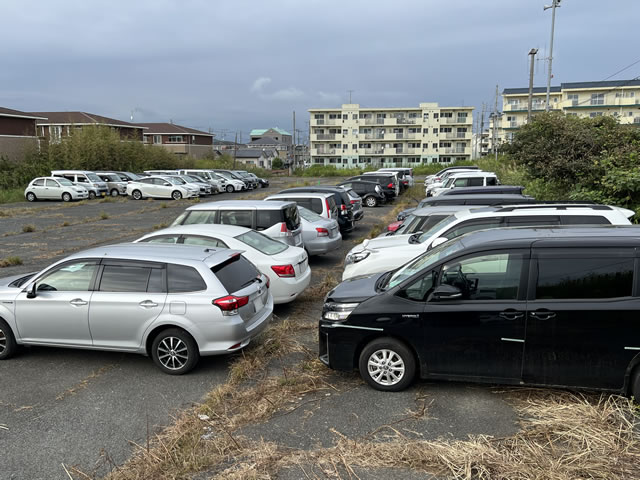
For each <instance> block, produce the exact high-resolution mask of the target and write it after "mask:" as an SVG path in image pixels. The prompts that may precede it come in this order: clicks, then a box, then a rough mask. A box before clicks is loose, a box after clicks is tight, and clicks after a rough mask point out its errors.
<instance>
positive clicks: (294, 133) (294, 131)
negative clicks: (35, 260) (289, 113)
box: [289, 110, 296, 172]
mask: <svg viewBox="0 0 640 480" xmlns="http://www.w3.org/2000/svg"><path fill="white" fill-rule="evenodd" d="M291 141H292V145H291V147H292V148H293V155H292V159H291V163H292V164H293V165H294V166H295V163H296V111H295V110H294V111H293V138H292V139H291ZM289 171H290V172H291V167H289Z"/></svg>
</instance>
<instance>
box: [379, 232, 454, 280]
mask: <svg viewBox="0 0 640 480" xmlns="http://www.w3.org/2000/svg"><path fill="white" fill-rule="evenodd" d="M462 248H463V245H462V243H461V242H453V243H443V244H442V245H438V246H437V247H436V248H434V249H433V250H430V251H429V252H427V253H424V254H422V255H420V256H419V257H418V258H416V259H414V260H412V261H411V262H409V263H407V264H405V265H404V266H402V267H400V268H399V269H398V270H396V271H395V272H394V273H393V274H391V275H390V276H389V278H388V279H387V281H386V282H385V284H384V285H383V286H382V288H383V289H384V290H388V289H390V288H393V287H395V286H396V285H399V284H400V283H402V282H404V281H405V280H406V279H407V278H409V277H412V276H413V275H414V274H416V273H418V272H419V271H421V270H424V269H426V268H429V267H430V266H432V265H433V264H434V263H436V262H438V260H440V259H441V258H444V257H446V256H447V255H450V254H452V253H455V252H457V251H459V250H462Z"/></svg>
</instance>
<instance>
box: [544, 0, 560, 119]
mask: <svg viewBox="0 0 640 480" xmlns="http://www.w3.org/2000/svg"><path fill="white" fill-rule="evenodd" d="M560 1H561V0H553V1H552V2H551V5H545V6H544V10H545V11H546V10H548V9H551V41H550V42H549V71H548V72H547V104H546V106H545V110H546V111H547V112H548V111H549V109H550V108H551V103H550V98H549V97H550V95H551V77H552V75H551V64H552V63H553V32H554V30H555V26H556V7H559V6H560Z"/></svg>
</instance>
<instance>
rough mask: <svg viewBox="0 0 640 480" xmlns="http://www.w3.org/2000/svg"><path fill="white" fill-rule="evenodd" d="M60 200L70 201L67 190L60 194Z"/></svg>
mask: <svg viewBox="0 0 640 480" xmlns="http://www.w3.org/2000/svg"><path fill="white" fill-rule="evenodd" d="M62 201H63V202H70V201H71V194H70V193H69V192H64V193H63V194H62Z"/></svg>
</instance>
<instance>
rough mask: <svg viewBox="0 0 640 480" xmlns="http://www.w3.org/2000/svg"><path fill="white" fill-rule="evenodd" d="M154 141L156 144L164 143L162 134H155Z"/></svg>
mask: <svg viewBox="0 0 640 480" xmlns="http://www.w3.org/2000/svg"><path fill="white" fill-rule="evenodd" d="M153 143H154V144H158V143H162V135H154V136H153Z"/></svg>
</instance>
